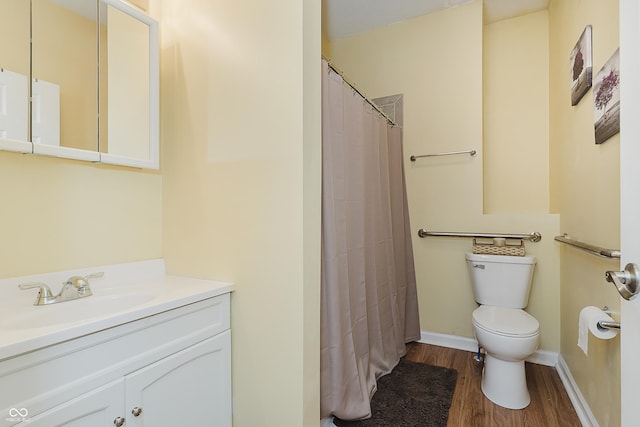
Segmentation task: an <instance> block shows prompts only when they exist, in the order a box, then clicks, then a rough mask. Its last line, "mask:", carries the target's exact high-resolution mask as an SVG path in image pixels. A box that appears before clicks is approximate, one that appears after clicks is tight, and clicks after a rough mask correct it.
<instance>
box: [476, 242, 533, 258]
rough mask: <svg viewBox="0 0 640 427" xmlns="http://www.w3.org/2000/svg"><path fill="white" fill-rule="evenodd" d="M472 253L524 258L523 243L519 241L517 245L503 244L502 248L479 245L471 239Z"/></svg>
mask: <svg viewBox="0 0 640 427" xmlns="http://www.w3.org/2000/svg"><path fill="white" fill-rule="evenodd" d="M473 253H474V254H484V255H509V256H524V255H525V250H524V242H523V241H522V240H520V244H519V245H510V244H508V243H505V245H504V246H496V245H494V244H493V243H479V242H477V241H476V239H473Z"/></svg>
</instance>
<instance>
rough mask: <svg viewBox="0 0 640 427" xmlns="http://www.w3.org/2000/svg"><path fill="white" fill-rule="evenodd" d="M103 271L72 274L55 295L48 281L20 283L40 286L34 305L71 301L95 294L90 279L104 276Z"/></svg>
mask: <svg viewBox="0 0 640 427" xmlns="http://www.w3.org/2000/svg"><path fill="white" fill-rule="evenodd" d="M102 276H104V273H103V272H99V273H92V274H87V275H86V276H72V277H69V278H68V279H67V280H65V281H64V282H63V283H62V289H60V292H58V295H55V296H54V295H53V294H52V293H51V289H50V288H49V286H48V285H47V284H46V283H42V282H32V283H22V284H20V285H18V287H19V288H20V289H34V288H38V289H39V291H38V296H37V297H36V300H35V302H34V303H33V305H47V304H55V303H58V302H65V301H71V300H74V299H78V298H84V297H88V296H91V295H93V292H91V287H90V286H89V279H93V278H97V277H102Z"/></svg>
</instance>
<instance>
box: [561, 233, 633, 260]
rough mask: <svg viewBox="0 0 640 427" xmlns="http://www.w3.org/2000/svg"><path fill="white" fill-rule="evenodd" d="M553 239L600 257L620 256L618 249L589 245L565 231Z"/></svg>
mask: <svg viewBox="0 0 640 427" xmlns="http://www.w3.org/2000/svg"><path fill="white" fill-rule="evenodd" d="M554 240H556V241H558V242H561V243H566V244H567V245H570V246H573V247H576V248H578V249H582V250H583V251H585V252H588V253H590V254H592V255H596V256H599V257H602V258H609V259H618V258H620V250H619V249H606V248H601V247H599V246H594V245H590V244H588V243H583V242H580V241H578V240H573V239H572V238H571V237H569V236H568V235H567V233H564V234H563V235H562V236H556V237H554Z"/></svg>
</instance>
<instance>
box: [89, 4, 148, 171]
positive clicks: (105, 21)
mask: <svg viewBox="0 0 640 427" xmlns="http://www.w3.org/2000/svg"><path fill="white" fill-rule="evenodd" d="M157 35H158V30H157V24H156V23H155V21H153V20H151V19H150V18H149V17H148V16H146V15H145V14H144V13H142V12H140V11H139V10H138V9H135V8H133V7H130V6H128V5H126V4H124V3H122V2H120V1H111V0H102V1H101V2H100V76H101V82H102V83H101V85H100V120H101V126H100V137H99V147H100V153H101V154H100V158H101V161H102V162H115V163H118V164H128V165H130V166H139V167H149V168H157V167H158V148H157V147H158V130H157V129H158V41H157V40H158V37H157ZM105 77H106V78H105Z"/></svg>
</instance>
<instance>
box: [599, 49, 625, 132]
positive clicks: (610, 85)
mask: <svg viewBox="0 0 640 427" xmlns="http://www.w3.org/2000/svg"><path fill="white" fill-rule="evenodd" d="M593 107H594V113H595V114H594V128H595V133H596V144H602V143H603V142H605V141H606V140H607V139H609V138H611V137H612V136H613V135H615V134H617V133H618V132H620V49H617V50H616V51H615V53H614V54H613V55H612V56H611V58H609V60H608V61H607V62H606V63H605V64H604V65H603V66H602V69H600V71H598V74H596V77H595V79H594V83H593Z"/></svg>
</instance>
